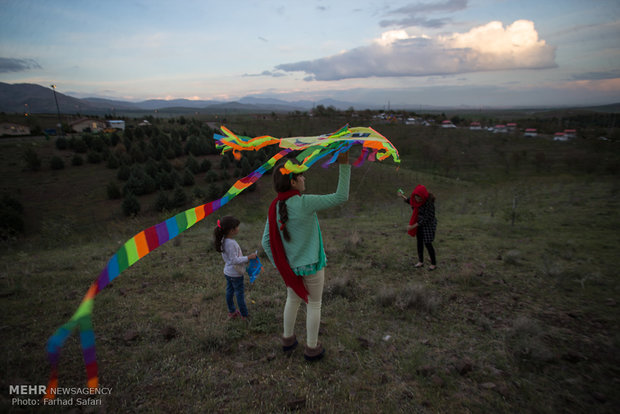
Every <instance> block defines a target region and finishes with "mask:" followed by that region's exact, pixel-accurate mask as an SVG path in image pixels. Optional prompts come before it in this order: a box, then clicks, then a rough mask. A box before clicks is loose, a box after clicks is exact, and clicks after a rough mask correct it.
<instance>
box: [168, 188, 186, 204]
mask: <svg viewBox="0 0 620 414" xmlns="http://www.w3.org/2000/svg"><path fill="white" fill-rule="evenodd" d="M171 203H172V206H173V207H183V206H184V205H185V204H186V203H187V194H185V191H184V190H183V189H182V188H181V187H177V188H175V189H174V194H173V195H172V201H171Z"/></svg>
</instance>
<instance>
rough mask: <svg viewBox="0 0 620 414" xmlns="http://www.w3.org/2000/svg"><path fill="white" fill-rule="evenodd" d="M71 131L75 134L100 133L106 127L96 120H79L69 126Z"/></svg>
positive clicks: (103, 123)
mask: <svg viewBox="0 0 620 414" xmlns="http://www.w3.org/2000/svg"><path fill="white" fill-rule="evenodd" d="M69 126H70V127H71V129H72V130H73V131H75V132H100V131H103V130H104V129H105V127H106V124H105V122H103V121H99V120H98V119H87V118H83V119H79V120H77V121H75V122H72V123H70V124H69Z"/></svg>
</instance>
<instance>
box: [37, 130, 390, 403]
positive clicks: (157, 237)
mask: <svg viewBox="0 0 620 414" xmlns="http://www.w3.org/2000/svg"><path fill="white" fill-rule="evenodd" d="M221 129H222V131H223V132H224V133H225V134H226V136H222V135H218V134H215V135H214V139H215V140H216V142H217V144H218V147H220V148H222V153H224V152H226V151H230V150H232V151H233V154H234V156H235V158H236V159H240V158H241V154H240V151H256V150H259V149H261V148H264V147H266V146H269V145H276V144H277V145H279V147H280V149H281V150H280V152H278V153H277V154H276V155H274V156H273V157H271V158H270V159H269V160H268V161H267V162H266V163H265V164H263V165H262V166H260V167H259V168H258V169H256V170H255V171H254V172H252V173H250V174H249V175H248V176H246V177H243V178H242V179H240V180H238V181H237V182H236V183H234V184H233V186H232V187H230V189H229V190H228V191H227V192H226V194H225V195H224V196H223V197H222V198H220V199H218V200H214V201H212V202H210V203H207V204H203V205H200V206H198V207H194V208H191V209H189V210H186V211H184V212H182V213H179V214H177V215H176V216H174V217H171V218H169V219H168V220H166V221H163V222H161V223H159V224H156V225H154V226H152V227H149V228H148V229H146V230H143V231H141V232H140V233H138V234H136V235H135V236H134V237H132V238H131V239H129V240H128V241H127V242H126V243H125V244H124V245H123V246H122V247H121V248H120V249H118V251H117V252H116V253H115V254H114V255H113V256H112V257H111V258H110V259H109V260H108V263H107V265H106V266H105V268H104V269H103V271H102V272H101V273H100V274H99V277H98V278H97V280H95V282H94V283H93V284H92V285H91V286H90V288H89V289H88V291H87V292H86V295H85V296H84V298H83V299H82V302H81V304H80V306H79V307H78V309H77V311H76V312H75V314H74V315H73V316H72V317H71V319H69V321H68V322H67V323H65V324H64V325H62V326H61V327H60V328H58V329H57V330H56V332H54V334H53V335H52V336H51V337H50V338H49V340H48V341H47V347H46V351H47V355H48V360H49V362H50V365H51V371H52V372H51V375H50V380H49V383H48V387H47V393H46V395H45V398H48V399H53V398H55V396H56V392H55V391H56V389H57V388H58V363H59V359H60V350H61V348H62V346H63V345H64V343H65V341H66V340H67V338H68V337H69V336H70V335H71V333H72V332H73V330H74V329H76V328H77V329H78V330H79V332H80V344H81V347H82V354H83V357H84V364H85V366H86V375H87V387H88V388H89V389H91V390H92V391H93V392H95V391H96V388H98V386H99V374H98V366H97V357H96V353H95V333H94V331H93V324H92V312H93V306H94V299H95V296H97V294H98V293H99V292H101V291H102V290H103V289H104V288H105V287H106V286H107V285H108V284H109V283H110V282H111V281H113V280H114V279H115V278H116V277H118V275H120V274H121V272H122V271H124V270H125V269H127V268H128V267H130V266H131V265H133V264H134V263H136V262H137V261H138V260H140V259H141V258H143V257H144V256H146V255H147V254H149V253H150V252H152V251H153V250H155V249H156V248H158V247H159V246H161V245H162V244H164V243H166V242H167V241H169V240H171V239H173V238H175V237H176V236H178V235H179V234H181V233H182V232H184V231H185V230H187V229H189V228H190V227H192V226H193V225H194V224H196V223H198V222H199V221H200V220H202V219H204V218H205V217H207V216H208V215H210V214H211V213H213V212H214V211H216V210H217V209H219V208H220V207H222V206H223V205H225V204H226V203H228V202H229V201H230V200H232V199H233V198H234V197H235V196H237V195H238V194H239V193H241V192H242V191H243V190H245V189H246V188H248V187H250V186H251V185H252V184H254V183H255V182H256V181H258V180H259V179H260V177H262V176H263V174H265V172H267V171H269V170H271V169H272V168H273V167H274V165H275V164H276V162H278V160H280V159H281V158H283V157H285V156H286V155H288V154H289V153H291V152H293V151H301V153H300V154H299V155H298V156H297V160H298V161H299V164H295V163H292V162H291V161H287V162H286V164H285V165H284V167H283V169H284V170H285V171H286V172H295V173H298V172H303V171H305V170H307V169H308V168H310V166H311V165H312V164H314V163H315V162H316V161H317V160H319V159H321V158H323V157H325V156H328V155H330V158H329V159H328V161H327V162H325V163H324V166H327V165H329V164H331V163H332V162H334V161H336V158H337V157H338V154H340V153H341V152H345V151H347V150H349V149H350V148H351V147H352V146H353V145H355V144H362V153H361V155H360V157H359V158H358V160H357V161H356V162H355V164H354V165H357V166H359V165H361V164H362V163H363V162H364V160H365V159H369V160H370V161H374V160H375V159H377V160H380V161H381V160H384V159H386V158H388V157H390V156H391V157H392V158H393V159H394V161H395V162H396V163H399V162H400V159H399V157H398V151H397V150H396V148H395V147H394V146H393V145H392V143H391V142H390V141H389V140H387V139H386V138H385V137H384V136H382V135H381V134H379V133H378V132H376V131H375V130H373V129H372V128H359V127H357V128H349V127H348V126H345V127H344V128H342V129H340V130H339V131H336V132H334V133H332V134H327V135H320V136H314V137H293V138H281V139H280V138H274V137H270V136H262V137H256V138H249V137H243V136H237V135H235V134H233V133H232V132H231V131H230V130H228V129H227V128H225V127H222V128H221Z"/></svg>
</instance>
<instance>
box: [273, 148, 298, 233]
mask: <svg viewBox="0 0 620 414" xmlns="http://www.w3.org/2000/svg"><path fill="white" fill-rule="evenodd" d="M286 161H287V159H284V160H282V161H280V162H279V163H278V164H276V166H275V168H274V169H273V188H274V189H275V190H276V192H277V193H285V192H287V191H290V190H291V188H292V187H291V180H296V179H297V177H299V176H300V175H301V174H294V173H289V174H282V172H281V171H280V168H281V167H284V164H285V163H286ZM291 161H293V162H295V159H291ZM278 213H279V214H280V226H279V227H280V230H281V231H282V236H284V240H286V241H291V236H290V234H289V232H288V229H287V228H286V222H287V221H288V210H287V209H286V200H281V201H279V202H278Z"/></svg>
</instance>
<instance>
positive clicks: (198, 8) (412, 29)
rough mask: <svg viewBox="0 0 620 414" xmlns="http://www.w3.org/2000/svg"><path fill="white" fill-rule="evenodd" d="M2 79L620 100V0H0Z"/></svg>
mask: <svg viewBox="0 0 620 414" xmlns="http://www.w3.org/2000/svg"><path fill="white" fill-rule="evenodd" d="M0 21H1V22H2V24H0V82H6V83H36V84H40V85H43V86H48V85H50V84H52V83H53V84H56V85H57V90H58V91H59V92H62V93H66V94H69V95H72V96H76V97H90V96H96V97H106V98H114V99H123V100H130V101H140V100H145V99H151V98H165V99H173V98H189V99H216V100H233V99H237V98H241V97H244V96H248V95H257V96H262V97H275V98H279V99H284V100H289V101H293V100H298V99H309V100H319V99H322V98H333V99H338V100H344V101H350V102H365V103H374V104H379V105H381V104H383V105H385V104H388V103H389V104H390V105H392V106H393V107H396V106H398V105H401V104H407V105H450V106H456V105H468V106H475V107H477V106H510V105H592V104H606V103H614V102H620V1H618V0H438V1H432V0H419V1H418V0H413V1H406V0H405V1H389V2H388V1H380V0H368V1H367V0H351V1H349V0H329V1H328V0H303V1H302V0H288V1H282V0H281V1H270V0H255V1H254V0H247V1H245V0H244V1H241V0H229V1H210V0H204V1H198V0H174V1H163V0H122V1H116V0H107V1H100V0H93V1H91V0H81V1H80V0H54V1H46V0H38V1H33V0H0Z"/></svg>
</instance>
